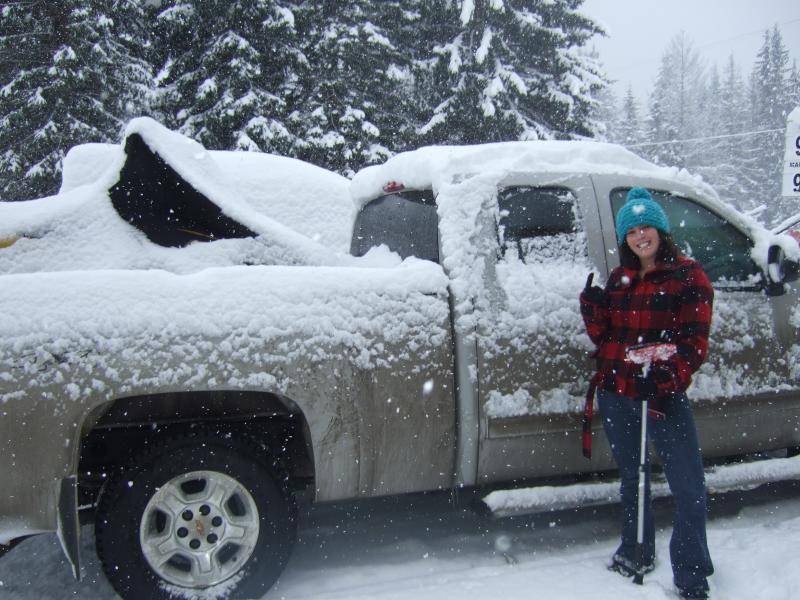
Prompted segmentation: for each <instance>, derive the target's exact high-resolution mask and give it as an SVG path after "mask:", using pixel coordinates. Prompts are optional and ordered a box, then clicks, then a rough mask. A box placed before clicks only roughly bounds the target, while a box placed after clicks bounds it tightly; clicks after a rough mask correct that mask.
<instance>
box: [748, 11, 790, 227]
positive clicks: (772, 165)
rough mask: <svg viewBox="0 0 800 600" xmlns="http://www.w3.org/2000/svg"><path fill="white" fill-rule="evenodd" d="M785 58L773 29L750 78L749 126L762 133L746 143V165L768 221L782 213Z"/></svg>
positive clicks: (781, 43)
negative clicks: (750, 167) (750, 166)
mask: <svg viewBox="0 0 800 600" xmlns="http://www.w3.org/2000/svg"><path fill="white" fill-rule="evenodd" d="M788 63H789V57H788V52H787V51H786V48H785V46H784V44H783V38H782V37H781V34H780V31H779V30H778V27H777V25H776V26H775V27H773V29H772V31H769V30H768V31H766V32H765V33H764V42H763V44H762V46H761V48H760V50H759V52H758V56H757V59H756V63H755V66H754V68H753V72H752V74H751V77H750V90H749V96H750V124H751V127H752V128H753V130H755V131H763V132H764V133H761V134H759V135H755V136H753V137H751V138H749V140H748V144H747V147H746V148H745V150H746V161H747V162H748V164H750V165H752V172H753V179H754V187H755V189H754V190H753V193H754V194H758V196H759V197H760V198H763V200H764V201H765V202H767V203H768V204H769V208H768V210H767V211H766V213H765V214H766V217H767V219H768V220H776V219H778V218H779V217H780V215H781V214H782V212H783V211H784V210H785V207H784V206H783V204H784V202H783V200H782V198H781V182H782V177H783V148H784V143H783V142H784V132H785V127H786V116H787V113H786V109H787V103H786V101H787V96H788V94H787V83H788V75H789V65H788Z"/></svg>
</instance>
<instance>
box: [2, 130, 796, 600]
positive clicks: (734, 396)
mask: <svg viewBox="0 0 800 600" xmlns="http://www.w3.org/2000/svg"><path fill="white" fill-rule="evenodd" d="M106 150H107V152H106V154H105V155H104V156H106V158H99V157H100V155H101V154H103V153H102V152H99V151H98V152H89V151H85V152H83V155H84V156H86V157H91V160H89V159H88V158H87V159H86V160H85V161H83V162H82V163H81V161H78V162H79V163H81V164H80V165H79V166H80V168H78V167H77V166H76V167H75V168H74V169H73V170H72V172H73V173H77V175H74V176H73V179H74V181H73V183H74V185H72V186H71V187H70V189H68V190H64V191H63V193H61V194H59V195H57V196H56V197H53V198H48V199H43V200H37V201H32V202H30V203H28V202H24V203H3V205H0V239H4V240H6V241H5V242H4V244H3V246H4V247H3V248H0V272H2V273H3V274H2V275H0V282H1V283H2V284H1V285H0V307H2V310H0V332H2V335H0V480H2V482H3V486H4V493H3V495H2V497H0V543H4V544H8V543H11V542H12V541H13V540H14V539H19V538H21V537H23V536H28V535H32V534H36V533H42V532H53V531H55V532H57V534H58V536H59V539H60V541H61V543H62V546H63V548H64V551H65V553H66V555H67V557H68V558H69V560H70V562H71V563H72V565H73V568H74V571H75V574H76V576H78V575H79V572H80V567H79V553H78V548H79V532H80V527H79V524H80V522H81V519H80V517H82V516H85V517H86V518H91V519H93V521H94V531H95V538H96V548H97V552H98V555H99V558H100V561H101V563H102V565H103V569H104V571H105V573H106V576H107V577H108V579H109V580H110V581H111V583H112V585H113V586H114V588H115V590H116V591H117V592H118V593H119V595H120V596H121V597H123V598H159V597H162V598H169V597H173V596H182V597H185V596H186V594H187V593H188V594H192V593H202V594H203V597H208V598H213V597H217V596H219V597H223V596H224V597H245V598H252V597H258V596H260V595H263V593H264V592H265V591H266V590H267V589H268V588H269V587H270V586H271V585H272V584H273V582H274V581H275V580H276V578H277V577H278V576H279V575H280V573H281V571H282V569H283V567H284V565H285V563H286V561H287V559H288V556H289V554H290V551H291V547H292V543H293V540H294V537H295V532H296V521H297V507H296V498H297V497H298V496H299V495H300V494H303V495H305V496H306V497H309V498H311V500H312V501H314V502H329V501H338V500H350V499H356V498H365V497H375V496H383V495H388V494H402V493H409V492H420V491H428V490H445V489H450V488H454V487H461V486H481V485H489V484H499V483H501V482H521V481H526V480H527V481H529V480H531V479H535V478H542V477H550V476H560V475H569V474H577V473H586V472H597V471H604V470H609V469H612V468H613V462H612V459H611V456H610V453H609V451H608V448H607V447H606V445H605V443H604V439H603V436H602V435H596V436H595V439H596V445H595V451H594V453H593V456H592V459H591V460H586V459H584V458H583V457H582V454H581V445H580V416H579V415H580V413H581V408H582V403H583V398H584V395H585V392H586V388H587V384H588V379H589V377H590V376H591V372H592V365H591V361H590V360H589V358H588V355H589V353H590V351H591V349H592V348H591V343H590V341H589V339H588V337H587V336H586V334H585V333H584V330H583V325H582V321H581V318H580V314H579V309H578V302H577V297H578V294H579V292H580V290H581V288H582V286H583V284H584V282H585V280H586V276H587V274H588V273H589V272H592V271H594V272H596V273H599V274H600V275H601V276H606V275H607V273H608V272H609V270H610V269H611V268H613V267H614V266H615V265H616V264H617V262H618V258H617V246H616V242H615V239H614V214H615V211H616V209H617V207H618V206H619V205H620V203H621V202H623V201H624V198H625V194H626V192H627V190H628V189H629V188H631V187H634V186H642V187H646V188H648V189H649V190H650V191H651V192H652V193H653V195H654V197H655V198H656V199H657V200H658V201H659V202H661V203H662V204H663V206H664V208H665V210H666V211H667V213H668V215H669V217H670V220H671V222H672V224H673V228H674V230H675V238H676V240H677V242H678V244H679V246H680V247H681V248H682V249H683V250H684V251H685V252H686V253H688V254H691V255H692V256H694V257H695V258H696V259H697V260H699V261H700V262H701V263H702V264H703V265H704V267H705V269H706V271H707V273H708V275H709V277H710V278H711V280H712V281H713V283H714V287H715V289H716V299H715V315H714V323H713V330H712V340H711V349H710V352H709V360H708V361H707V362H706V364H704V365H703V367H702V369H701V370H700V372H699V373H698V374H697V375H696V377H695V380H694V383H693V387H692V390H691V391H690V395H691V397H692V398H693V399H694V401H695V402H696V405H697V406H696V414H697V421H698V427H699V430H700V437H701V441H702V447H703V450H704V454H705V455H706V456H707V457H715V456H728V455H741V454H745V453H749V452H755V451H766V450H775V449H785V448H789V449H794V448H796V447H797V446H798V445H800V372H799V371H800V369H798V364H800V360H799V359H800V339H799V338H798V329H799V328H800V310H799V309H798V303H797V291H796V288H794V287H792V281H794V280H796V279H797V271H798V269H797V262H798V260H800V249H798V246H797V244H796V243H795V241H794V240H793V239H791V238H789V237H788V236H776V235H772V234H770V233H769V232H767V231H766V230H765V229H764V228H763V227H761V226H760V225H758V224H757V223H756V222H754V221H753V220H752V219H750V218H748V217H746V216H744V215H742V214H740V213H739V212H737V211H735V210H733V209H732V208H731V207H729V206H728V205H727V204H725V203H723V202H721V201H720V200H719V199H718V197H717V196H716V194H715V193H714V192H713V190H711V189H710V188H709V187H708V186H707V185H705V184H704V183H703V182H702V181H701V180H699V179H698V178H695V177H693V176H691V175H690V174H688V173H686V172H685V171H679V170H677V169H670V168H663V167H658V166H655V165H653V164H650V163H648V162H646V161H644V160H642V159H640V158H638V157H636V156H635V155H633V154H631V153H630V152H628V151H626V150H625V149H623V148H621V147H618V146H614V145H610V144H603V143H594V142H567V141H564V142H513V143H501V144H488V145H479V146H465V147H429V148H422V149H420V150H416V151H413V152H408V153H404V154H400V155H397V156H395V157H393V158H391V159H389V160H388V161H387V162H386V163H385V164H382V165H379V166H375V167H369V168H367V169H365V170H363V171H361V172H359V173H357V174H356V176H355V177H354V179H353V180H352V181H351V182H346V183H345V184H342V182H339V181H338V180H336V179H335V178H334V176H333V174H327V173H326V174H325V175H324V177H323V175H322V174H321V173H319V172H313V173H312V172H311V171H310V169H313V168H312V167H311V166H310V165H307V167H308V169H306V170H304V171H302V175H300V176H298V177H297V179H298V180H299V181H295V184H296V185H299V186H305V187H308V186H312V187H313V184H314V182H315V181H321V180H322V179H324V182H325V183H324V184H323V185H320V186H318V188H317V191H316V192H315V194H312V195H310V196H308V197H310V198H312V197H313V198H316V199H317V200H318V203H317V204H314V203H311V204H310V205H309V206H308V207H306V208H305V210H306V211H307V218H308V219H309V220H315V219H316V221H318V222H320V223H321V225H320V230H319V232H317V233H318V235H315V234H314V232H312V231H304V232H302V233H300V232H298V231H297V227H300V226H301V225H302V222H303V219H300V221H299V222H298V223H297V227H294V226H293V225H292V224H291V223H289V221H291V218H289V217H287V219H286V220H284V222H281V221H279V220H276V219H277V217H276V219H273V218H270V216H269V214H267V215H266V216H265V214H264V212H265V210H266V211H267V213H269V212H270V211H271V210H272V209H271V208H269V207H267V208H264V207H265V206H267V205H266V204H262V205H257V204H258V202H257V196H258V189H256V188H257V187H258V186H253V185H249V184H247V182H246V180H247V177H248V176H250V175H252V173H251V172H252V171H257V172H259V173H261V171H260V169H263V168H268V167H269V166H273V167H274V166H275V165H268V164H267V163H263V164H262V163H257V162H252V161H253V160H255V159H253V158H248V161H250V162H249V163H248V166H244V167H242V168H241V169H240V170H237V167H235V165H234V161H235V160H236V158H235V157H232V156H231V153H214V152H207V151H205V150H204V149H203V148H201V147H199V146H198V145H197V144H196V143H194V142H190V141H189V140H185V139H183V138H181V137H180V136H178V135H177V134H174V133H171V132H167V131H166V130H163V128H161V127H160V126H158V125H157V124H155V123H153V122H151V121H149V120H146V119H141V120H137V121H136V122H134V123H132V124H131V125H130V126H129V127H128V129H127V131H126V137H125V140H124V141H123V144H121V145H120V146H119V147H115V148H111V149H106ZM79 154H80V153H79ZM257 164H258V166H257ZM277 168H278V169H286V168H287V167H286V165H282V166H280V167H277ZM299 172H300V171H299V170H297V171H295V172H293V175H295V176H297V174H298V173H299ZM262 174H263V173H262ZM154 181H156V182H157V183H155V184H154V183H153V182H154ZM270 185H276V184H274V183H272V184H270ZM326 185H327V186H328V189H327V192H326ZM342 185H344V186H345V187H342ZM281 189H283V190H284V192H286V193H287V194H289V195H287V196H285V197H284V202H287V203H289V202H291V201H292V198H291V195H290V194H291V193H292V192H291V186H285V187H284V188H281ZM342 189H346V190H347V192H346V193H347V200H346V201H345V202H343V201H342V191H341V190H342ZM165 190H166V191H165ZM263 191H264V190H262V192H263ZM265 193H266V192H265ZM248 194H250V195H251V196H252V198H256V200H252V201H250V202H249V203H248V202H242V201H241V200H242V198H245V200H246V199H247V196H248ZM276 202H277V201H276ZM278 204H280V202H277V204H274V205H273V208H275V210H276V211H277V213H280V211H279V210H278V208H277V207H278ZM332 206H333V207H338V208H331V207H332ZM198 207H199V208H198ZM295 208H296V209H297V210H299V212H300V213H302V212H303V210H304V207H303V206H299V207H295ZM291 212H292V211H288V212H286V213H285V214H290V213H291ZM295 212H297V211H295ZM319 215H323V217H322V218H321V219H320V218H319ZM326 226H327V230H326ZM343 231H344V232H346V238H347V239H348V240H349V249H348V248H346V246H347V243H345V244H344V246H345V247H344V248H343V247H342V239H343V237H342V235H343V234H342V232H343ZM312 238H317V239H312ZM337 244H338V246H337ZM347 250H349V252H348V251H347ZM594 426H595V429H597V430H599V429H600V426H599V423H595V424H594Z"/></svg>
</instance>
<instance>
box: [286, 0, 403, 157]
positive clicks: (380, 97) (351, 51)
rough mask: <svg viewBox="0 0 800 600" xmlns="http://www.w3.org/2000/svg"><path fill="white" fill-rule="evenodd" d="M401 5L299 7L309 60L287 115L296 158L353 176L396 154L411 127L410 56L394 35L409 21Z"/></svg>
mask: <svg viewBox="0 0 800 600" xmlns="http://www.w3.org/2000/svg"><path fill="white" fill-rule="evenodd" d="M405 3H408V2H405ZM405 3H404V2H400V1H395V0H384V1H382V2H377V3H376V2H371V1H368V0H353V1H351V2H339V1H338V0H307V1H306V2H304V3H303V4H302V8H301V10H300V11H299V19H298V20H299V28H300V31H301V32H302V38H303V51H304V53H305V55H306V56H307V58H308V63H307V64H306V68H305V70H304V71H303V73H302V75H301V79H300V89H301V90H302V92H301V94H300V96H299V98H298V101H297V104H296V106H295V107H294V111H293V113H292V116H291V120H292V123H293V126H294V127H295V128H296V130H297V131H298V141H297V144H296V146H295V148H294V154H295V155H296V156H298V157H299V158H302V159H304V160H307V161H309V162H312V163H315V164H319V165H322V166H325V167H327V168H329V169H334V170H336V171H339V172H342V173H351V172H353V171H355V170H357V169H359V168H360V167H362V166H364V165H367V164H371V163H376V162H380V161H382V160H383V159H385V158H386V157H388V156H389V155H391V153H392V151H391V150H390V148H391V149H392V150H396V149H397V145H398V144H397V142H398V141H399V140H400V139H402V137H401V136H402V132H403V131H404V130H405V129H407V128H408V127H407V125H406V118H405V116H404V115H405V114H406V113H407V109H406V108H405V103H406V102H407V98H410V97H411V96H412V89H411V79H410V69H409V62H410V57H409V54H408V52H406V49H405V48H404V47H402V46H400V47H398V46H397V45H396V43H395V41H394V36H393V31H391V30H393V29H394V28H397V27H401V26H402V22H403V20H404V19H406V18H409V17H408V16H407V11H405V10H404V9H403V6H402V5H403V4H405ZM387 28H388V29H387Z"/></svg>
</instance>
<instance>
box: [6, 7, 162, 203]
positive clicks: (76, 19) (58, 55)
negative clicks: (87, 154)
mask: <svg viewBox="0 0 800 600" xmlns="http://www.w3.org/2000/svg"><path fill="white" fill-rule="evenodd" d="M116 4H119V3H118V2H112V1H111V0H94V1H92V2H86V1H85V0H84V1H80V0H61V1H59V2H49V1H46V0H29V1H25V2H22V1H19V2H6V3H4V4H3V6H2V33H1V35H0V49H2V55H3V60H4V62H6V61H10V63H11V67H10V68H9V69H8V70H7V71H6V77H7V78H6V79H4V84H3V87H2V88H1V89H0V197H3V198H5V199H24V198H34V197H38V196H43V195H47V194H52V193H54V192H55V191H56V190H57V189H58V186H59V180H60V173H61V161H62V158H63V156H64V153H65V152H66V151H67V150H69V148H70V147H72V146H74V145H76V144H80V143H84V142H102V141H117V138H118V135H119V129H120V127H121V126H122V124H124V122H125V121H126V120H127V119H128V118H129V116H130V115H129V113H130V112H134V113H135V112H140V110H141V106H142V105H143V104H145V103H146V93H145V90H146V89H147V86H148V83H149V79H150V71H149V68H148V66H147V64H146V63H144V62H143V61H141V60H139V59H138V58H137V57H135V56H132V55H131V53H130V49H131V46H130V45H128V43H127V42H128V41H129V40H126V39H125V36H124V35H121V31H123V30H124V28H123V27H122V25H123V24H122V23H120V21H119V20H115V18H113V17H112V16H111V14H112V12H111V11H112V9H116V8H117V7H116V6H115V5H116ZM122 4H124V5H125V6H124V8H125V9H126V10H130V11H135V9H136V5H135V4H133V3H127V2H123V3H122ZM132 18H136V15H135V14H133V15H132Z"/></svg>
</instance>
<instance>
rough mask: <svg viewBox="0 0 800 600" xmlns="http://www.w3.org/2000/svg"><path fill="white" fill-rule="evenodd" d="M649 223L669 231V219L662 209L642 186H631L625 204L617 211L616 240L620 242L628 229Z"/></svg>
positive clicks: (666, 231) (623, 239) (661, 229)
mask: <svg viewBox="0 0 800 600" xmlns="http://www.w3.org/2000/svg"><path fill="white" fill-rule="evenodd" d="M641 225H650V226H652V227H655V228H656V229H658V230H659V231H662V232H664V233H669V220H668V219H667V215H666V213H665V212H664V209H663V208H661V206H660V205H659V204H658V202H656V201H655V200H653V197H652V196H651V195H650V192H648V191H647V190H646V189H644V188H640V187H635V188H631V190H630V191H629V192H628V196H627V198H626V199H625V204H624V205H623V206H622V208H620V209H619V212H618V213H617V242H618V243H619V244H622V242H623V241H625V235H626V234H627V233H628V231H629V230H630V229H633V228H634V227H639V226H641Z"/></svg>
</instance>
